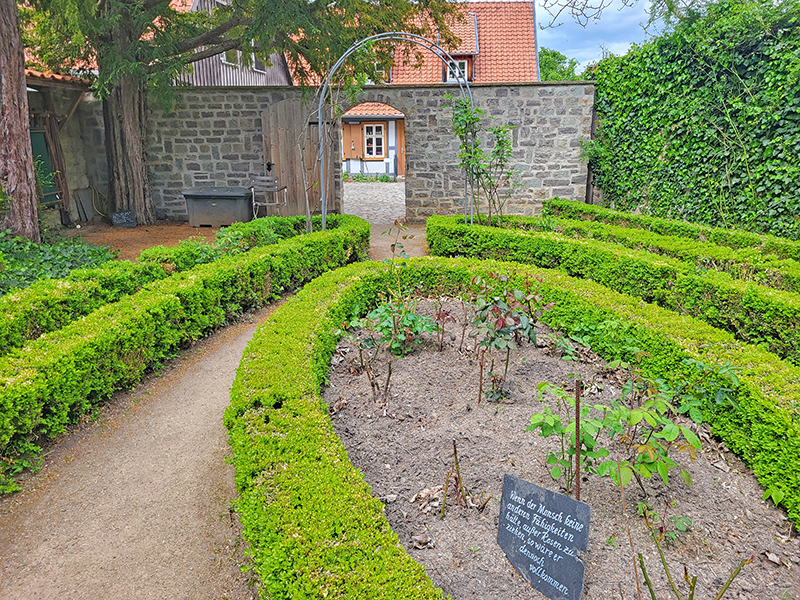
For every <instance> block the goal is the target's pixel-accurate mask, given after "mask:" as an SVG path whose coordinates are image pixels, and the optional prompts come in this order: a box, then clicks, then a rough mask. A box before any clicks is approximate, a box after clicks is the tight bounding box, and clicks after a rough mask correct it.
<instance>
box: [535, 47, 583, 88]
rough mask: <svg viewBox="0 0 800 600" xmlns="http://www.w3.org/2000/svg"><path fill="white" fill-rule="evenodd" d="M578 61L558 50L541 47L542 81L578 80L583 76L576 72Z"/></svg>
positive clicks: (540, 69)
mask: <svg viewBox="0 0 800 600" xmlns="http://www.w3.org/2000/svg"><path fill="white" fill-rule="evenodd" d="M577 66H578V61H577V60H576V59H574V58H567V57H566V56H564V55H563V54H561V52H559V51H558V50H551V49H550V48H539V80H540V81H578V80H580V78H581V76H580V75H579V74H577V73H576V72H575V69H576V68H577Z"/></svg>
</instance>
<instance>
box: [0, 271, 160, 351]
mask: <svg viewBox="0 0 800 600" xmlns="http://www.w3.org/2000/svg"><path fill="white" fill-rule="evenodd" d="M166 276H167V273H166V271H164V269H162V268H161V267H160V266H158V265H153V264H145V265H138V264H136V263H131V262H128V261H111V262H108V263H106V264H104V265H103V266H101V267H96V268H93V269H78V270H75V271H73V272H72V273H70V274H69V275H68V276H67V277H65V278H64V279H45V280H42V281H38V282H36V283H34V284H33V285H31V286H30V287H28V288H25V289H24V290H18V291H14V292H10V293H8V294H6V295H5V296H3V297H0V356H3V355H5V354H6V353H8V352H9V351H10V350H11V349H12V348H18V347H21V346H23V345H24V344H26V343H28V342H29V341H31V340H35V339H36V338H38V337H39V336H40V335H42V334H45V333H48V332H50V331H56V330H57V329H61V328H62V327H64V326H66V325H68V324H69V323H72V322H73V321H75V320H77V319H79V318H80V317H84V316H86V315H88V314H90V313H91V312H92V311H94V310H96V309H98V308H100V307H101V306H104V305H106V304H109V303H111V302H117V301H118V300H120V299H121V298H123V297H124V296H127V295H130V294H133V293H136V292H137V291H139V290H140V289H141V288H142V287H143V286H144V285H146V284H148V283H151V282H153V281H156V280H158V279H163V278H164V277H166Z"/></svg>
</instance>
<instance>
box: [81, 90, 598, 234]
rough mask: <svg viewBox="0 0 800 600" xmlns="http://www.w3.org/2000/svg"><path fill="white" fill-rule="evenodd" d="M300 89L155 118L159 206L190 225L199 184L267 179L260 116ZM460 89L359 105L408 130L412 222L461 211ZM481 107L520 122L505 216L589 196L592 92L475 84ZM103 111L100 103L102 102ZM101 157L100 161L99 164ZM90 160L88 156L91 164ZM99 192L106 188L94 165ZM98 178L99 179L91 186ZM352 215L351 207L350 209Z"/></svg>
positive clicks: (244, 93)
mask: <svg viewBox="0 0 800 600" xmlns="http://www.w3.org/2000/svg"><path fill="white" fill-rule="evenodd" d="M300 93H301V92H300V90H299V89H298V88H281V87H272V88H188V89H184V90H180V91H179V92H178V96H179V99H180V102H179V105H178V107H177V108H176V109H175V110H174V111H173V112H171V113H164V112H163V111H160V110H158V109H155V110H153V111H152V112H151V114H150V120H149V131H150V134H149V139H148V146H147V153H148V155H147V161H148V164H149V165H150V170H151V171H150V184H151V193H152V195H153V198H154V200H155V203H156V206H157V207H159V208H161V209H164V210H166V212H167V214H168V216H169V218H173V219H179V220H185V219H186V218H187V212H186V203H185V201H184V199H183V196H182V194H181V192H182V190H184V189H186V188H188V187H192V186H196V185H208V186H213V185H216V186H246V185H247V182H248V178H249V175H250V173H264V150H263V137H262V128H261V113H262V111H263V110H264V109H265V108H266V107H268V106H269V105H270V104H272V103H275V102H279V101H281V100H284V99H286V98H289V97H298V96H299V95H300ZM447 93H451V94H453V95H457V94H458V88H457V87H454V86H380V87H379V86H375V87H369V88H366V90H365V91H364V93H363V96H362V98H361V100H360V101H375V102H384V103H386V104H389V105H391V106H393V107H394V108H396V109H398V110H400V111H402V112H403V113H404V115H405V131H406V216H407V217H408V219H409V220H410V221H421V220H424V219H425V218H427V217H428V216H430V215H432V214H454V213H460V212H462V211H463V210H464V175H463V171H462V170H461V169H459V168H458V166H457V164H458V158H457V155H458V142H457V140H456V138H455V137H454V135H453V132H452V128H451V127H450V112H449V109H448V108H447V107H446V106H445V104H446V98H445V94H447ZM473 96H474V99H475V104H476V105H477V106H478V107H479V108H482V109H483V110H485V111H486V115H487V116H491V117H493V119H494V120H493V122H491V123H489V124H490V125H502V124H505V123H510V124H512V125H514V142H513V145H514V160H515V165H514V168H515V169H516V170H518V171H519V172H520V183H521V187H520V188H519V189H518V190H517V191H516V192H515V194H514V196H513V199H512V200H510V201H509V202H508V204H507V205H506V212H507V213H508V214H518V215H533V214H537V213H538V212H539V211H540V210H541V206H542V201H543V200H544V199H545V198H550V197H553V196H556V195H557V196H560V197H562V198H569V199H573V200H583V199H584V198H585V197H586V177H587V167H586V163H584V162H582V161H581V160H580V141H581V139H588V138H589V137H590V135H591V121H592V107H593V102H594V87H593V86H592V85H591V84H587V83H569V84H560V83H559V84H538V83H537V84H513V85H479V86H475V87H473ZM97 104H99V103H97ZM81 118H82V121H83V122H84V123H85V126H84V129H83V132H84V138H85V140H86V142H87V143H89V144H91V145H92V147H93V149H92V151H93V152H100V151H101V149H102V141H101V139H100V138H102V113H101V112H98V109H97V106H95V107H94V108H87V107H84V110H82V111H81ZM97 158H98V159H99V156H98V157H97ZM89 163H90V160H89V158H88V156H87V164H89ZM334 167H335V169H336V171H335V175H336V182H337V185H336V187H335V190H334V193H335V199H334V202H333V206H334V208H341V191H342V190H341V164H340V163H339V161H336V164H335V165H334ZM89 171H90V173H89V179H90V181H92V182H93V185H100V186H102V187H106V186H105V185H104V184H105V181H103V180H102V178H101V176H100V175H99V174H97V173H93V172H92V167H90V168H89ZM94 180H98V181H96V182H95V181H94ZM344 211H345V212H346V211H347V207H344Z"/></svg>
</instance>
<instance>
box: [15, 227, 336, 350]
mask: <svg viewBox="0 0 800 600" xmlns="http://www.w3.org/2000/svg"><path fill="white" fill-rule="evenodd" d="M345 222H346V219H345ZM339 223H340V217H339V216H338V215H331V216H330V217H329V219H328V228H329V229H331V230H333V229H336V228H337V227H338V226H339ZM314 226H315V227H316V228H319V226H320V218H319V217H317V218H316V220H315V222H314ZM303 233H305V217H265V218H262V219H257V220H255V221H249V222H247V223H235V224H233V225H231V226H230V227H225V228H223V229H222V230H220V231H219V232H217V238H218V242H217V244H218V245H219V249H217V248H212V247H211V246H209V245H208V244H205V243H203V244H200V243H198V242H195V241H190V243H187V244H183V246H178V247H171V248H165V247H164V246H156V247H155V248H152V249H148V250H144V251H143V252H142V254H141V256H140V259H139V263H132V262H129V261H112V262H108V263H106V264H104V265H103V266H101V267H97V268H93V269H80V270H76V271H73V272H72V273H70V274H69V275H68V276H67V277H65V278H64V279H48V280H43V281H39V282H37V283H35V284H34V285H32V286H31V287H29V288H26V289H24V290H18V291H16V292H12V293H10V294H7V295H5V296H3V297H0V356H3V355H5V354H7V353H8V352H9V351H10V350H11V349H12V348H18V347H20V346H22V345H24V344H26V343H28V342H29V341H31V340H35V339H36V338H38V337H39V336H40V335H42V334H44V333H47V332H50V331H56V330H58V329H61V328H62V327H64V326H65V325H68V324H69V323H72V322H73V321H75V320H76V319H79V318H80V317H83V316H85V315H88V314H90V313H91V312H92V311H94V310H97V309H98V308H100V307H101V306H104V305H106V304H110V303H112V302H117V301H118V300H120V299H121V298H122V297H124V296H127V295H130V294H133V293H135V292H137V291H138V290H139V289H141V288H142V286H144V285H146V284H148V283H151V282H153V281H157V280H159V279H164V278H165V277H167V276H169V275H170V274H172V273H173V272H175V271H185V270H188V269H190V268H193V267H194V266H196V265H197V264H205V263H207V262H212V261H213V260H217V259H218V258H220V256H221V255H225V254H239V253H241V252H245V251H248V250H250V249H252V248H255V247H259V246H264V245H267V244H273V243H275V241H276V240H277V239H278V238H281V239H285V238H288V237H293V236H295V235H300V234H303ZM210 249H213V252H210V251H209V250H210Z"/></svg>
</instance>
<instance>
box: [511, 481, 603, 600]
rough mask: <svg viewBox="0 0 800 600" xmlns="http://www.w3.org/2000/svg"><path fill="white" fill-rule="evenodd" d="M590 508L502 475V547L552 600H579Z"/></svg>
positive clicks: (518, 567) (522, 573)
mask: <svg viewBox="0 0 800 600" xmlns="http://www.w3.org/2000/svg"><path fill="white" fill-rule="evenodd" d="M589 512H590V511H589V505H588V504H585V503H583V502H578V501H577V500H573V499H572V498H570V497H569V496H564V495H563V494H557V493H555V492H551V491H550V490H546V489H545V488H542V487H539V486H538V485H533V484H532V483H528V482H527V481H524V480H522V479H517V478H516V477H513V476H511V475H506V476H505V477H503V495H502V498H501V501H500V521H499V523H498V527H497V543H498V544H499V545H500V547H501V548H502V549H503V552H505V553H506V556H507V557H508V560H509V561H510V562H511V564H512V565H513V566H514V568H515V569H516V570H517V573H519V574H520V575H522V576H523V577H524V578H525V579H527V580H528V582H529V583H530V584H531V585H532V586H533V588H534V589H536V590H538V591H540V592H541V593H542V594H544V595H545V596H547V597H548V598H551V600H580V597H581V595H582V593H583V574H584V565H583V561H581V559H580V558H578V554H579V553H581V552H585V551H586V548H587V546H588V544H589Z"/></svg>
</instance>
